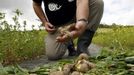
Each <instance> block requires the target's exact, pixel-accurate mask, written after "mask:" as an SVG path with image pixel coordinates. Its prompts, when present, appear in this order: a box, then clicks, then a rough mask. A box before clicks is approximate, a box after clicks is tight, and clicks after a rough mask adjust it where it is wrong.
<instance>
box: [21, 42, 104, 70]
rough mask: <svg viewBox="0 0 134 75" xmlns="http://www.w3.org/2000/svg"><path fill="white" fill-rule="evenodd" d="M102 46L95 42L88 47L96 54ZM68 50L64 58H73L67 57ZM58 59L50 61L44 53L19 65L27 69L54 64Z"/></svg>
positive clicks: (92, 54)
mask: <svg viewBox="0 0 134 75" xmlns="http://www.w3.org/2000/svg"><path fill="white" fill-rule="evenodd" d="M101 49H102V47H101V46H98V45H95V44H91V45H90V47H89V48H88V50H89V53H90V56H96V55H98V54H99V52H100V51H101ZM67 55H68V52H66V54H65V56H64V57H63V58H64V59H71V58H70V57H67ZM56 62H57V61H50V60H48V59H47V57H46V56H45V55H42V56H41V57H40V58H36V59H34V60H26V61H24V62H22V63H20V64H19V65H20V66H21V67H23V68H26V69H33V68H35V67H39V66H42V65H45V64H53V63H56Z"/></svg>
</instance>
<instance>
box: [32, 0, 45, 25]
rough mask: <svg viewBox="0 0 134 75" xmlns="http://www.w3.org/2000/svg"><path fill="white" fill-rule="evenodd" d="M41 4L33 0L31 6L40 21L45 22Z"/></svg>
mask: <svg viewBox="0 0 134 75" xmlns="http://www.w3.org/2000/svg"><path fill="white" fill-rule="evenodd" d="M41 4H42V3H36V2H34V1H33V8H34V11H35V13H36V15H37V16H38V17H39V18H40V20H41V21H42V23H45V22H47V18H46V16H45V14H44V12H43V10H42V7H41Z"/></svg>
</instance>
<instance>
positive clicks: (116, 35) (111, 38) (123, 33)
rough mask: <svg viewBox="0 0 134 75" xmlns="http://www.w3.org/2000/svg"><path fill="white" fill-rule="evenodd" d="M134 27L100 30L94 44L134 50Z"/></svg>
mask: <svg viewBox="0 0 134 75" xmlns="http://www.w3.org/2000/svg"><path fill="white" fill-rule="evenodd" d="M133 32H134V27H115V28H100V29H98V30H97V33H96V35H95V37H94V38H93V42H94V43H96V44H98V45H101V46H107V47H110V48H115V47H116V48H119V47H120V48H125V49H126V48H128V49H132V50H133V49H134V42H133V41H134V38H133V37H134V34H133Z"/></svg>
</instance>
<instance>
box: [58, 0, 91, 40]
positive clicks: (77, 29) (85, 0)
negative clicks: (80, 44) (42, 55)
mask: <svg viewBox="0 0 134 75" xmlns="http://www.w3.org/2000/svg"><path fill="white" fill-rule="evenodd" d="M88 16H89V0H77V10H76V20H77V22H76V25H75V26H74V30H73V31H71V32H70V36H71V37H72V38H73V39H74V38H77V37H78V36H80V35H81V34H82V33H83V32H84V31H85V29H86V26H87V22H85V21H82V20H81V21H78V20H80V19H85V20H88ZM67 39H68V37H67V35H64V36H62V37H58V38H57V41H59V42H65V41H66V40H67Z"/></svg>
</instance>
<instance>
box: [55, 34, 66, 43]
mask: <svg viewBox="0 0 134 75" xmlns="http://www.w3.org/2000/svg"><path fill="white" fill-rule="evenodd" d="M67 40H68V37H67V35H63V36H58V37H57V38H56V41H57V42H65V41H67Z"/></svg>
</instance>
